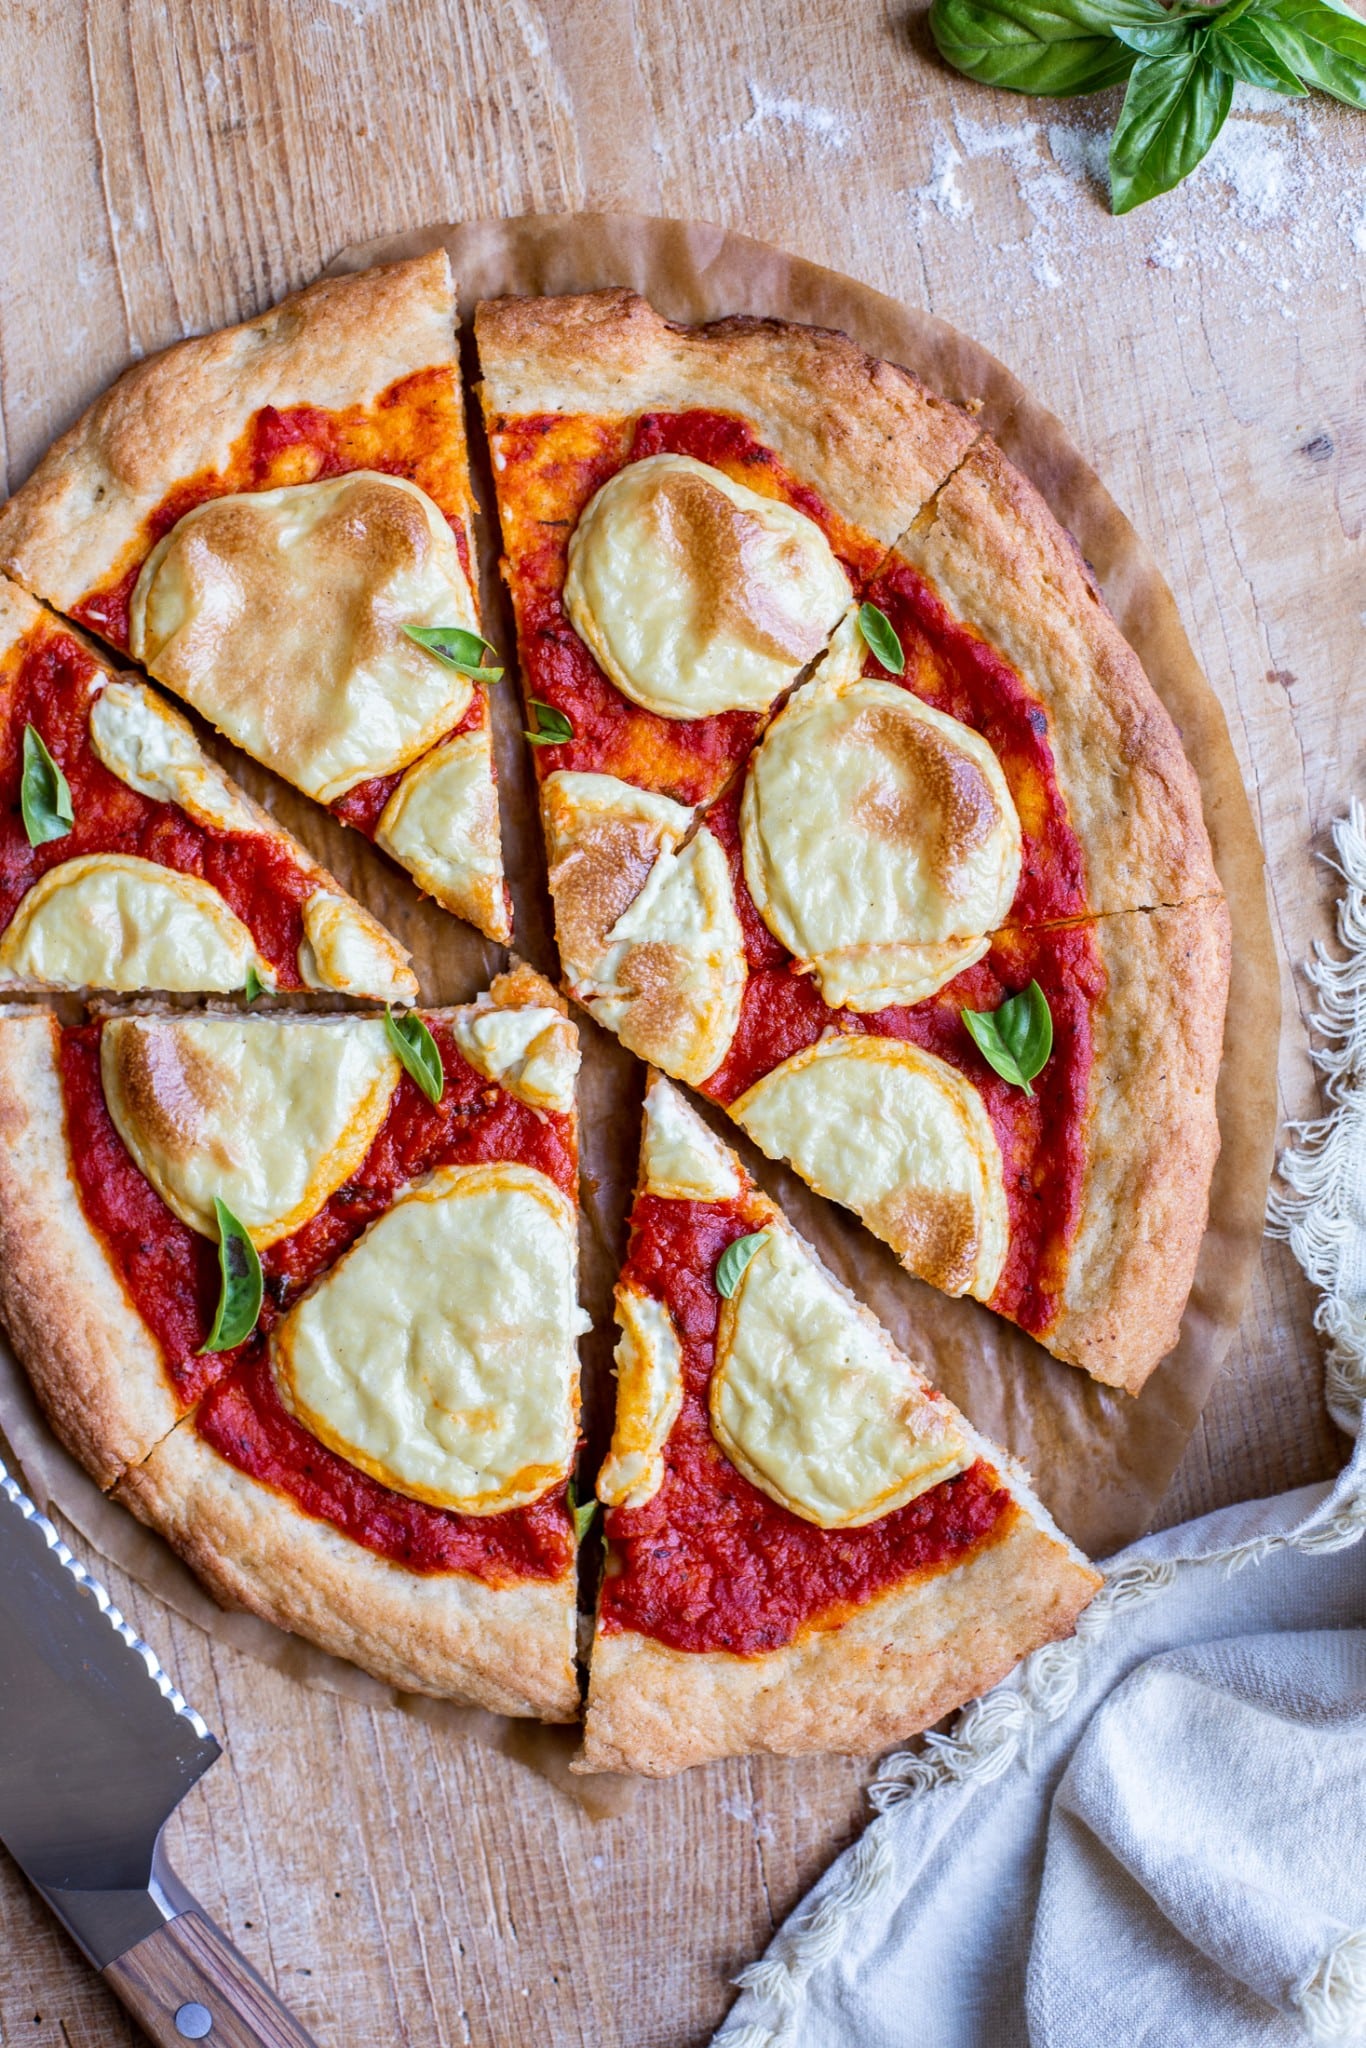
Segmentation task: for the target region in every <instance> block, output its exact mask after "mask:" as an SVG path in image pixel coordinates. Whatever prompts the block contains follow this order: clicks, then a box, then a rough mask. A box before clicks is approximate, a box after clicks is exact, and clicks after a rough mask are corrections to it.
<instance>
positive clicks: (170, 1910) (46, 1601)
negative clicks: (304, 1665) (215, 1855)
mask: <svg viewBox="0 0 1366 2048" xmlns="http://www.w3.org/2000/svg"><path fill="white" fill-rule="evenodd" d="M221 1754H222V1751H221V1749H220V1747H219V1744H218V1742H217V1741H216V1740H215V1738H214V1737H213V1736H212V1735H211V1734H210V1733H209V1730H208V1728H207V1727H206V1726H205V1724H204V1722H203V1720H202V1719H201V1718H200V1716H199V1715H198V1714H197V1713H196V1712H195V1711H194V1709H193V1707H191V1706H189V1705H188V1704H187V1702H186V1701H185V1700H184V1699H183V1698H182V1696H181V1694H180V1693H179V1691H178V1690H177V1688H176V1686H175V1685H174V1683H173V1682H172V1680H171V1679H170V1678H169V1677H168V1676H167V1674H166V1672H165V1671H164V1670H163V1669H162V1667H161V1664H160V1663H159V1662H158V1660H157V1657H156V1654H155V1652H154V1651H153V1650H152V1649H151V1648H150V1647H149V1645H148V1644H147V1643H145V1642H143V1641H142V1639H141V1638H140V1637H139V1636H138V1635H137V1633H136V1632H135V1630H134V1629H132V1628H131V1627H130V1626H129V1624H128V1623H127V1622H126V1621H125V1620H124V1618H123V1616H122V1615H121V1614H120V1613H119V1610H118V1609H117V1607H115V1606H114V1604H113V1602H112V1601H111V1600H110V1598H109V1595H108V1594H107V1593H106V1591H105V1590H104V1588H103V1586H101V1585H100V1583H99V1581H98V1580H97V1579H95V1578H92V1576H91V1575H90V1573H89V1572H88V1571H86V1569H85V1567H84V1566H83V1565H82V1564H81V1563H80V1561H79V1560H78V1559H77V1558H75V1557H74V1556H73V1555H72V1553H71V1551H70V1550H69V1549H68V1548H67V1546H66V1544H65V1543H63V1542H62V1540H61V1538H60V1536H59V1535H58V1533H57V1531H56V1529H55V1528H54V1527H53V1525H52V1523H51V1522H50V1521H49V1520H48V1519H47V1517H46V1516H45V1515H42V1514H40V1513H39V1511H38V1509H37V1508H35V1506H34V1505H33V1502H32V1501H31V1500H29V1498H28V1496H27V1495H26V1494H25V1493H24V1492H23V1491H22V1489H21V1488H20V1486H19V1484H18V1482H17V1481H16V1480H15V1479H14V1478H12V1477H11V1475H10V1474H9V1472H8V1471H7V1470H6V1469H5V1467H4V1465H3V1464H0V1841H3V1843H4V1845H5V1847H6V1849H7V1850H8V1851H9V1853H10V1855H11V1856H12V1857H13V1858H14V1860H15V1862H16V1863H17V1864H18V1865H19V1867H20V1868H21V1869H22V1870H23V1872H24V1874H25V1876H26V1877H27V1878H28V1879H29V1881H30V1883H32V1884H33V1885H34V1886H35V1887H36V1888H37V1890H38V1891H39V1892H40V1893H41V1895H42V1897H43V1898H44V1899H45V1900H46V1901H47V1903H48V1905H49V1906H50V1907H51V1908H52V1910H53V1912H54V1913H56V1915H57V1916H58V1918H59V1919H60V1920H61V1921H62V1923H63V1925H64V1926H65V1927H66V1928H67V1930H68V1932H69V1933H70V1934H71V1935H72V1936H73V1937H74V1938H75V1940H76V1941H77V1942H78V1943H79V1945H80V1947H81V1948H82V1949H83V1950H84V1952H85V1954H86V1956H87V1957H88V1958H89V1960H90V1961H91V1962H92V1963H93V1964H94V1966H95V1968H96V1969H97V1970H99V1971H100V1972H101V1973H102V1975H103V1976H104V1977H105V1979H106V1981H107V1982H108V1983H109V1984H110V1986H111V1988H112V1989H113V1990H114V1991H115V1992H116V1994H117V1995H118V1997H119V1998H120V1999H121V2000H122V2001H123V2003H124V2005H125V2006H126V2007H127V2008H128V2010H129V2011H130V2012H131V2013H132V2014H133V2016H134V2018H136V2019H137V2020H138V2022H139V2024H140V2025H141V2026H142V2028H143V2030H144V2031H145V2032H146V2033H147V2034H148V2036H149V2038H150V2039H151V2040H153V2041H156V2042H160V2043H164V2044H166V2048H176V2044H178V2043H179V2042H182V2041H185V2040H205V2039H208V2040H210V2041H212V2042H214V2043H216V2044H219V2048H249V2044H257V2048H259V2044H263V2043H264V2044H269V2048H284V2044H289V2048H311V2044H310V2042H309V2037H308V2036H307V2035H306V2034H305V2033H304V2032H303V2031H302V2029H300V2028H299V2026H298V2024H297V2022H295V2021H294V2020H293V2019H292V2018H291V2016H290V2015H289V2014H288V2013H287V2012H286V2011H285V2009H284V2007H283V2006H281V2005H280V2004H279V2003H278V2002H277V2000H276V1999H275V1997H274V1995H273V1993H271V1992H270V1991H269V1990H268V1989H267V1988H266V1986H265V1985H264V1984H263V1983H262V1982H261V1980H260V1979H259V1978H258V1977H257V1976H256V1975H255V1973H254V1972H253V1971H252V1970H251V1969H250V1967H249V1965H248V1964H247V1963H246V1962H244V1960H243V1959H242V1957H241V1956H239V1955H238V1954H237V1951H236V1950H235V1949H234V1948H233V1947H232V1945H231V1943H229V1942H228V1940H227V1938H226V1936H225V1935H223V1934H222V1933H221V1932H220V1931H219V1929H218V1928H216V1927H215V1926H214V1924H213V1922H212V1921H211V1920H210V1919H209V1918H208V1916H207V1915H206V1914H205V1913H204V1911H203V1909H202V1907H200V1906H198V1905H197V1904H196V1902H195V1900H194V1899H193V1898H192V1897H191V1895H190V1894H189V1892H187V1891H186V1889H185V1887H184V1886H183V1885H182V1884H181V1883H180V1881H179V1879H178V1878H177V1877H176V1876H175V1874H174V1872H173V1871H172V1870H171V1868H170V1865H169V1863H168V1862H167V1859H166V1856H165V1853H164V1851H163V1850H162V1848H161V1841H160V1838H161V1830H162V1828H163V1827H164V1826H165V1823H166V1822H167V1820H168V1819H169V1818H170V1816H171V1814H172V1813H173V1812H174V1811H175V1809H176V1807H177V1806H178V1805H179V1804H180V1802H181V1800H182V1799H183V1798H184V1797H185V1794H186V1793H187V1792H188V1791H189V1790H190V1787H191V1786H192V1785H194V1784H196V1783H197V1782H198V1780H199V1779H200V1778H201V1777H202V1776H203V1774H204V1772H205V1771H206V1770H208V1768H209V1766H210V1764H212V1763H214V1762H215V1761H216V1759H217V1758H218V1757H219V1756H220V1755H221Z"/></svg>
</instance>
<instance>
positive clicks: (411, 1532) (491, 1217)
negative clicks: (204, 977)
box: [0, 968, 584, 1720]
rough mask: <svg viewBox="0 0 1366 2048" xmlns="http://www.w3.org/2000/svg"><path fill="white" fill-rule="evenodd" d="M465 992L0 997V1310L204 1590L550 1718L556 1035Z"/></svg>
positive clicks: (566, 1233)
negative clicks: (192, 1010) (268, 998)
mask: <svg viewBox="0 0 1366 2048" xmlns="http://www.w3.org/2000/svg"><path fill="white" fill-rule="evenodd" d="M563 1012H564V1004H563V1001H562V999H560V998H558V997H557V996H555V994H554V993H553V991H552V990H551V989H550V988H549V987H548V986H547V985H546V983H544V982H543V981H542V980H541V979H540V977H539V976H537V975H535V974H533V973H532V972H531V971H530V970H529V969H526V968H522V969H518V970H517V971H516V972H515V973H513V974H510V975H505V976H503V977H501V978H500V979H499V980H498V981H497V982H495V983H494V985H493V988H492V989H491V991H490V992H489V994H488V996H487V997H485V998H483V999H481V1000H480V1001H479V1002H478V1003H476V1004H473V1005H470V1006H467V1007H465V1008H463V1009H457V1010H447V1011H438V1012H430V1013H427V1015H426V1016H425V1017H423V1018H419V1017H418V1016H417V1015H416V1013H409V1014H408V1015H407V1016H406V1017H404V1018H403V1019H401V1020H394V1019H390V1020H386V1019H384V1018H376V1017H367V1016H362V1015H358V1014H352V1015H349V1016H344V1017H318V1016H308V1015H303V1014H295V1015H289V1016H285V1015H281V1014H278V1013H277V1014H272V1015H269V1016H264V1015H263V1016H243V1015H231V1016H228V1015H203V1014H195V1015H190V1014H186V1013H180V1014H171V1015H152V1014H138V1015H119V1016H111V1017H106V1018H103V1019H96V1020H95V1021H93V1022H91V1023H88V1024H84V1025H81V1026H79V1027H76V1028H72V1029H66V1030H63V1029H61V1028H60V1027H59V1026H58V1025H57V1023H56V1021H55V1020H54V1019H53V1018H52V1017H50V1016H49V1015H47V1014H46V1013H43V1014H38V1013H34V1012H29V1013H27V1014H22V1015H19V1014H14V1013H11V1014H10V1015H8V1016H5V1017H3V1018H0V1123H2V1124H3V1127H4V1129H5V1131H6V1133H7V1135H8V1139H9V1142H8V1144H7V1146H6V1148H5V1150H4V1151H3V1153H0V1310H2V1311H3V1315H4V1319H5V1322H6V1324H7V1325H8V1328H9V1330H10V1333H11V1335H12V1337H13V1339H14V1343H15V1346H16V1349H17V1350H18V1352H19V1355H20V1357H21V1358H22V1360H23V1362H24V1365H25V1367H26V1369H27V1371H28V1374H29V1376H30V1378H31V1380H32V1381H33V1384H34V1387H35V1389H36V1391H37V1394H38V1397H39V1399H40V1401H41V1403H42V1405H43V1407H44V1409H45V1411H46V1413H47V1415H48V1417H49V1419H50V1420H51V1422H52V1424H53V1426H54V1428H55V1429H56V1431H57V1433H58V1435H59V1436H60V1437H61V1439H62V1441H63V1442H64V1443H65V1444H66V1446H67V1448H68V1449H69V1450H70V1451H71V1452H72V1453H73V1454H74V1455H75V1456H76V1457H77V1458H78V1459H79V1460H80V1462H81V1463H82V1464H83V1465H84V1466H85V1467H86V1469H87V1470H88V1471H89V1472H91V1474H92V1475H93V1476H94V1477H95V1478H96V1480H97V1481H98V1482H99V1484H100V1485H101V1486H102V1487H105V1488H106V1489H113V1490H114V1491H115V1493H116V1496H117V1498H119V1499H120V1500H122V1501H123V1502H125V1503H126V1505H128V1506H129V1507H131V1508H132V1509H133V1511H134V1512H135V1513H137V1514H138V1515H140V1516H141V1517H142V1518H143V1520H145V1521H147V1522H148V1523H150V1525H151V1526H152V1527H153V1528H155V1529H157V1530H158V1531H160V1533H161V1534H162V1535H164V1536H165V1537H166V1538H167V1539H168V1540H169V1541H170V1542H171V1543H172V1544H173V1546H174V1547H175V1548H176V1549H177V1550H178V1551H179V1552H180V1553H181V1555H182V1556H183V1557H184V1558H185V1559H186V1561H187V1562H188V1563H189V1564H190V1565H191V1566H192V1567H193V1569H194V1570H195V1571H196V1572H197V1573H198V1575H199V1576H200V1578H201V1579H203V1581H204V1582H205V1584H206V1585H207V1586H208V1587H209V1589H210V1591H211V1592H213V1593H214V1594H215V1595H216V1597H218V1598H219V1599H220V1600H222V1601H223V1602H225V1603H226V1604H229V1605H237V1606H243V1607H247V1608H249V1609H251V1610H252V1611H254V1612H255V1613H257V1614H260V1615H263V1616H265V1617H266V1618H267V1619H268V1620H270V1621H272V1622H275V1623H276V1624H278V1625H279V1626H280V1627H283V1628H287V1629H292V1630H294V1631H296V1632H297V1633H299V1634H301V1635H304V1636H307V1637H308V1638H309V1639H310V1640H312V1641H313V1642H315V1643H318V1644H320V1645H321V1646H322V1647H323V1648H324V1649H326V1650H329V1651H332V1652H334V1653H335V1654H337V1655H340V1656H345V1657H349V1658H351V1659H352V1660H353V1661H354V1662H355V1663H358V1664H360V1665H362V1666H363V1667H364V1668H365V1669H366V1670H368V1671H371V1672H374V1673H375V1674H376V1675H377V1676H379V1677H381V1678H383V1679H385V1680H387V1681H388V1682H390V1683H392V1684H394V1685H397V1686H401V1687H404V1688H406V1689H410V1690H414V1691H420V1692H431V1693H436V1694H439V1695H442V1696H444V1697H448V1698H452V1699H462V1700H467V1701H472V1702H474V1703H476V1704H479V1705H483V1706H487V1707H490V1708H493V1709H494V1710H496V1711H498V1712H502V1713H513V1714H540V1715H542V1716H544V1717H545V1718H547V1719H551V1720H568V1719H573V1718H574V1717H575V1716H576V1714H577V1711H578V1686H577V1680H576V1677H575V1672H574V1665H573V1654H574V1629H575V1601H576V1555H577V1549H576V1542H575V1532H574V1521H573V1517H572V1515H571V1514H570V1511H569V1508H568V1505H567V1499H566V1481H567V1478H568V1475H569V1472H570V1469H571V1466H572V1463H573V1460H574V1457H575V1453H576V1449H577V1441H578V1414H579V1396H578V1360H577V1353H576V1339H577V1336H578V1334H579V1333H580V1332H581V1331H582V1329H583V1328H584V1319H583V1317H582V1315H581V1313H580V1311H579V1308H578V1305H577V1284H576V1274H577V1215H576V1200H577V1123H576V1118H575V1109H574V1079H575V1075H576V1072H577V1068H578V1057H579V1055H578V1044H577V1034H576V1033H575V1031H574V1028H573V1026H572V1024H571V1023H570V1022H569V1020H568V1018H567V1017H566V1016H565V1015H564V1013H563Z"/></svg>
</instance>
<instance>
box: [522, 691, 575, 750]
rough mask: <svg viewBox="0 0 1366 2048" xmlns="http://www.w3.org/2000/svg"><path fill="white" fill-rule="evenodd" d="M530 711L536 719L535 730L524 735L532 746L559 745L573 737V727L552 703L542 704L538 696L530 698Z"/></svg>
mask: <svg viewBox="0 0 1366 2048" xmlns="http://www.w3.org/2000/svg"><path fill="white" fill-rule="evenodd" d="M531 711H532V714H533V715H534V717H535V720H536V730H535V732H529V733H527V735H526V737H527V739H529V740H530V741H531V744H532V746H533V747H559V746H563V744H564V742H565V741H566V740H572V739H573V737H574V728H573V726H572V725H571V724H570V723H569V720H568V719H567V718H566V717H565V715H564V713H563V711H557V710H556V709H555V707H554V705H553V704H542V703H541V701H540V699H539V698H538V697H533V698H532V699H531Z"/></svg>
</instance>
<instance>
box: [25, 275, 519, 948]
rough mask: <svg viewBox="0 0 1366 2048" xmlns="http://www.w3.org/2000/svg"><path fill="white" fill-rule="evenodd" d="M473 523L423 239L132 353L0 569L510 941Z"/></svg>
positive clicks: (445, 323)
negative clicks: (225, 321) (411, 253)
mask: <svg viewBox="0 0 1366 2048" xmlns="http://www.w3.org/2000/svg"><path fill="white" fill-rule="evenodd" d="M473 518H474V512H473V500H472V497H471V492H470V482H469V465H468V460H467V451H466V445H465V423H464V395H463V391H462V388H461V382H460V365H459V356H458V351H457V346H456V337H455V293H454V288H453V285H452V281H451V275H450V265H449V263H448V261H447V258H446V256H445V254H444V253H443V252H442V251H440V250H438V251H436V252H435V253H433V254H432V255H429V256H420V257H416V258H414V259H413V260H412V261H410V262H407V263H398V264H392V265H389V266H387V267H385V268H382V269H378V270H372V271H367V272H365V273H363V274H361V275H359V276H354V277H338V278H326V279H323V280H322V281H321V282H320V283H318V284H314V285H311V286H310V287H309V288H308V289H307V290H306V291H302V292H298V293H296V294H295V295H294V296H293V297H292V298H289V299H286V300H285V301H284V302H283V303H282V304H281V305H279V306H277V307H275V308H274V309H273V311H271V312H268V313H265V314H262V315H261V316H260V317H259V318H258V319H255V320H249V321H246V322H244V323H243V324H242V325H241V326H238V327H231V328H225V329H224V330H223V331H222V332H221V333H218V334H210V335H203V336H197V337H195V338H193V339H191V340H188V341H183V342H179V343H177V344H176V345H175V346H174V347H172V348H169V349H167V350H166V351H165V352H164V353H163V354H161V355H158V356H154V357H151V358H149V359H148V360H146V361H144V362H141V363H137V364H135V365H134V367H133V368H132V369H130V370H128V371H127V372H125V374H124V375H123V376H122V377H121V378H120V379H119V380H118V382H117V383H116V384H114V385H113V386H112V387H111V389H110V390H109V391H107V392H106V393H105V394H104V396H103V397H102V398H100V399H98V400H97V401H96V402H95V404H94V405H93V406H91V408H90V410H89V411H88V412H87V413H86V414H85V415H84V417H83V418H81V419H80V420H78V421H77V422H76V424H75V426H74V427H72V428H71V430H70V431H69V432H68V433H66V434H64V435H63V436H62V438H61V439H60V440H59V441H57V442H56V443H55V445H54V446H53V447H52V448H51V449H50V450H49V451H48V453H47V455H46V456H44V458H43V460H42V461H41V462H40V463H39V465H38V467H37V469H36V470H35V471H34V472H33V475H32V476H31V477H30V478H29V480H28V482H27V483H26V484H25V485H24V486H23V488H22V489H21V490H19V491H18V492H17V493H16V494H15V496H14V497H13V498H12V499H11V500H10V501H9V503H8V505H6V506H5V507H4V508H3V509H0V568H4V569H5V570H7V571H8V573H9V574H10V575H11V576H13V577H14V578H15V579H16V580H17V581H18V582H20V583H21V584H23V585H24V586H25V587H26V588H28V589H29V590H30V591H32V592H33V593H34V595H35V596H38V597H40V598H43V599H44V600H46V602H48V603H49V604H52V605H54V606H55V607H56V608H57V609H58V610H59V611H62V612H64V613H66V614H68V615H69V616H70V617H71V618H73V619H75V620H77V621H78V622H79V623H80V624H82V625H85V626H87V627H89V628H90V629H91V630H92V631H93V632H95V633H98V634H99V635H101V636H102V637H103V638H104V639H105V640H106V641H108V642H109V643H110V644H111V645H112V646H113V647H115V648H116V649H117V650H118V651H119V652H120V653H128V654H131V655H132V657H133V658H134V659H135V660H136V661H138V662H140V663H141V664H142V665H143V667H144V668H146V669H147V670H148V671H149V672H150V673H151V674H152V675H153V676H154V677H156V679H157V680H158V681H160V682H162V683H164V684H165V685H166V687H167V688H168V689H170V690H172V691H174V692H175V694H176V695H177V696H179V697H182V698H183V699H184V700H185V701H186V702H187V703H188V704H190V705H192V706H193V707H194V709H195V710H197V711H198V712H200V713H201V715H202V716H203V717H205V718H206V719H208V720H209V722H210V723H211V724H213V725H214V726H216V727H217V728H218V730H219V731H220V732H222V733H225V734H226V735H227V737H228V738H229V739H231V740H233V741H235V743H236V744H237V745H238V746H240V747H242V748H243V749H244V751H245V752H247V753H249V754H251V755H252V756H253V757H254V758H255V759H256V760H258V761H261V762H263V763H264V764H265V766H266V767H268V768H271V769H273V770H274V771H275V772H276V773H278V774H279V775H281V776H283V777H284V778H285V780H286V781H288V782H291V783H293V784H294V785H295V787H296V788H298V789H301V790H303V791H304V793H305V794H306V795H308V796H310V797H313V798H315V799H316V800H317V801H318V802H319V803H322V804H326V805H327V806H328V808H329V809H330V810H331V811H332V812H333V814H334V816H336V817H338V818H340V819H341V820H342V821H343V822H344V823H346V824H348V825H352V826H355V827H356V828H357V829H358V830H359V831H362V832H364V833H365V834H366V835H367V836H368V837H369V838H371V839H372V840H374V841H375V843H376V844H377V845H378V846H380V847H381V848H382V849H383V850H384V852H386V853H387V854H389V855H390V856H391V857H392V858H393V859H394V860H396V861H398V862H399V863H400V865H402V866H403V867H405V868H406V869H407V870H408V872H409V873H410V874H411V875H412V876H413V878H414V880H415V881H416V882H417V884H418V886H419V887H420V888H422V889H424V890H426V891H427V893H428V894H429V895H431V896H433V897H435V899H436V900H437V902H438V903H441V904H442V905H444V906H445V908H447V909H448V910H452V911H454V912H455V913H456V914H457V915H458V916H461V917H466V918H468V919H469V920H470V921H471V922H472V923H474V924H476V925H478V926H479V928H480V929H481V930H482V931H484V932H486V933H487V934H488V935H489V936H490V937H491V938H495V939H501V940H505V939H507V938H508V937H509V936H510V930H511V927H510V923H509V910H508V897H507V891H506V888H505V885H504V881H503V869H502V854H501V849H500V840H499V831H498V805H497V795H496V790H495V779H494V769H493V751H492V732H491V725H490V719H489V708H488V704H487V702H486V701H485V694H484V688H483V684H484V683H485V682H487V681H488V680H490V679H491V678H492V676H493V675H494V671H493V670H492V669H491V668H490V666H489V650H488V648H487V646H486V643H485V642H484V641H483V639H482V637H481V634H480V625H479V612H478V599H477V595H476V578H475V568H474V546H473Z"/></svg>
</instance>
